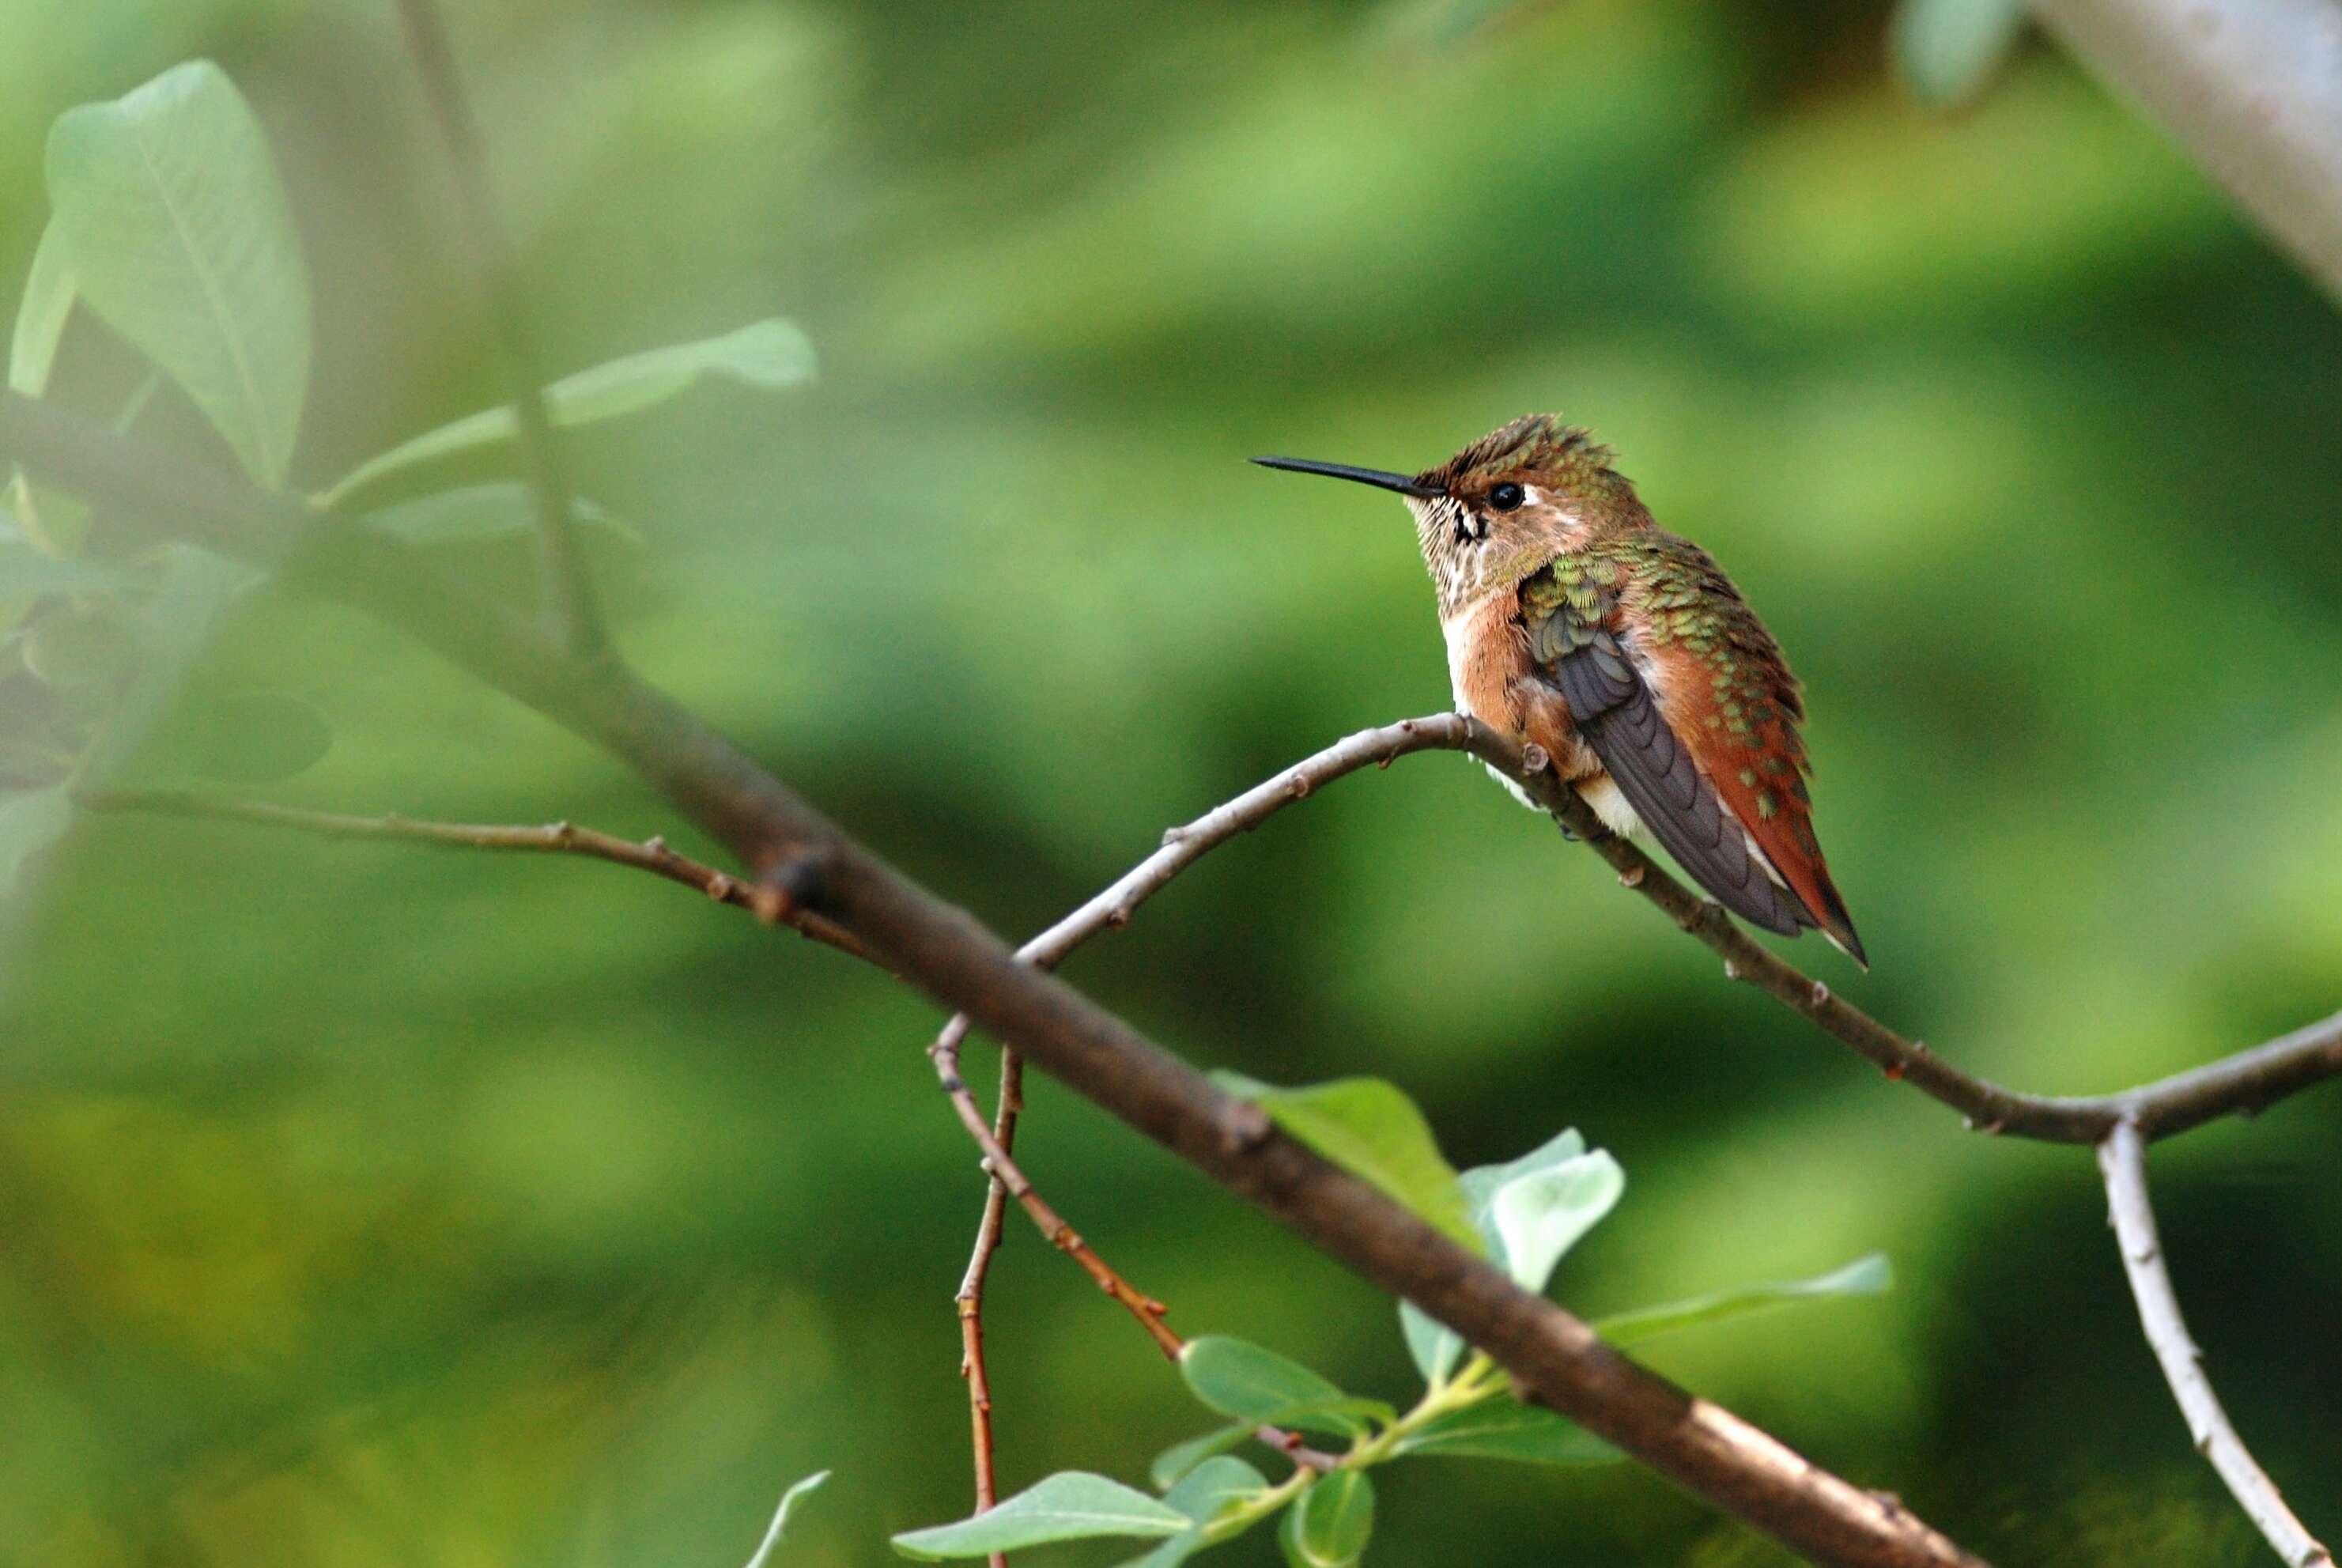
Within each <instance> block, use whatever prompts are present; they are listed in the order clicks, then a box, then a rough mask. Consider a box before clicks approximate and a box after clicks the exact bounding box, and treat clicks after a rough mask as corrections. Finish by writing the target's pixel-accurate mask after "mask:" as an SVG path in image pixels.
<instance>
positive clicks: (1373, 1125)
mask: <svg viewBox="0 0 2342 1568" xmlns="http://www.w3.org/2000/svg"><path fill="white" fill-rule="evenodd" d="M1213 1081H1214V1082H1216V1083H1217V1084H1219V1085H1220V1087H1221V1088H1223V1089H1226V1091H1227V1092H1228V1093H1230V1094H1236V1095H1240V1096H1242V1097H1243V1098H1245V1099H1247V1100H1250V1101H1252V1102H1253V1103H1254V1104H1256V1105H1258V1106H1259V1107H1260V1108H1261V1109H1262V1110H1264V1111H1266V1112H1267V1113H1268V1114H1269V1119H1270V1120H1271V1121H1273V1122H1275V1123H1276V1124H1277V1126H1278V1127H1280V1128H1281V1129H1283V1130H1284V1131H1285V1132H1286V1134H1288V1135H1290V1136H1291V1137H1292V1138H1294V1139H1295V1140H1296V1141H1297V1142H1299V1143H1302V1144H1307V1145H1308V1146H1309V1147H1310V1148H1312V1149H1314V1150H1316V1152H1317V1153H1318V1154H1323V1155H1324V1156H1325V1157H1326V1158H1327V1159H1328V1160H1331V1161H1333V1162H1334V1164H1337V1165H1339V1166H1341V1167H1342V1168H1343V1169H1344V1170H1346V1171H1347V1172H1349V1173H1350V1174H1352V1175H1354V1176H1356V1177H1358V1178H1360V1179H1361V1180H1363V1181H1365V1182H1367V1183H1371V1184H1372V1185H1374V1186H1376V1187H1377V1188H1380V1189H1381V1190H1382V1191H1383V1192H1384V1193H1387V1194H1388V1195H1389V1196H1391V1197H1392V1198H1394V1199H1396V1200H1397V1201H1398V1202H1399V1203H1403V1204H1405V1205H1406V1207H1407V1208H1409V1209H1411V1210H1413V1211H1414V1212H1415V1213H1416V1215H1417V1216H1418V1217H1420V1218H1421V1219H1423V1220H1424V1221H1425V1222H1426V1223H1428V1224H1430V1225H1431V1226H1433V1227H1434V1228H1435V1229H1436V1230H1438V1231H1440V1232H1442V1233H1445V1234H1446V1235H1447V1236H1448V1237H1450V1238H1451V1239H1453V1240H1454V1241H1456V1243H1459V1244H1460V1245H1462V1246H1465V1247H1466V1248H1469V1249H1470V1250H1471V1251H1473V1252H1475V1253H1482V1252H1486V1250H1487V1248H1486V1243H1485V1242H1484V1241H1483V1240H1482V1238H1481V1236H1480V1233H1479V1232H1477V1231H1476V1230H1475V1229H1474V1228H1473V1225H1472V1222H1471V1218H1470V1215H1469V1213H1468V1212H1467V1209H1466V1203H1465V1198H1464V1190H1463V1188H1462V1187H1461V1186H1459V1185H1458V1184H1457V1183H1456V1172H1455V1170H1454V1168H1453V1167H1451V1166H1450V1165H1449V1164H1447V1161H1446V1158H1445V1157H1444V1156H1442V1155H1441V1154H1440V1153H1439V1144H1438V1143H1437V1141H1436V1139H1434V1138H1433V1137H1432V1135H1431V1125H1430V1124H1429V1123H1427V1122H1426V1121H1425V1120H1424V1117H1423V1113H1422V1112H1421V1111H1419V1110H1417V1109H1416V1104H1415V1102H1414V1101H1412V1100H1410V1099H1408V1098H1407V1097H1406V1094H1404V1093H1402V1092H1401V1091H1400V1090H1399V1089H1398V1088H1397V1086H1396V1085H1395V1084H1387V1083H1385V1082H1384V1081H1383V1080H1382V1079H1380V1078H1338V1079H1336V1080H1335V1081H1334V1082H1332V1083H1330V1084H1308V1085H1306V1086H1304V1087H1302V1088H1298V1089H1280V1088H1276V1087H1275V1086H1273V1085H1270V1084H1262V1083H1259V1082H1257V1081H1256V1080H1254V1079H1250V1078H1246V1077H1243V1076H1241V1075H1239V1074H1232V1073H1216V1074H1213Z"/></svg>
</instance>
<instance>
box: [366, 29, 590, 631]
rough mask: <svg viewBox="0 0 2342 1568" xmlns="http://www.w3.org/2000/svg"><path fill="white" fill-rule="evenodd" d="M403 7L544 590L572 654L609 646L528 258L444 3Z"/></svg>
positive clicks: (557, 627) (556, 626)
mask: <svg viewBox="0 0 2342 1568" xmlns="http://www.w3.org/2000/svg"><path fill="white" fill-rule="evenodd" d="M398 10H399V15H401V16H402V17H403V18H404V19H405V24H406V41H407V47H408V48H409V50H410V51H411V52H412V53H413V54H414V55H415V72H416V74H417V75H420V76H421V77H422V79H423V88H424V94H425V96H426V97H428V98H429V99H430V100H431V108H432V114H433V116H434V117H435V119H436V120H437V121H438V122H439V132H440V135H441V136H442V137H443V138H444V139H445V142H446V144H447V161H448V163H449V165H451V166H452V168H453V169H454V171H455V189H456V195H457V199H458V200H460V201H461V202H462V204H463V208H464V221H463V223H462V224H461V225H458V226H459V227H460V228H461V229H462V231H463V234H464V237H465V245H467V247H468V248H469V250H470V251H471V256H472V271H473V275H474V277H475V280H476V283H477V286H478V288H479V292H480V295H481V297H482V300H483V302H484V303H485V305H486V306H487V314H488V315H489V317H490V324H491V325H492V326H493V327H494V329H495V334H496V335H497V337H498V338H500V339H501V340H502V342H503V346H504V361H505V378H506V380H507V382H508V383H509V386H510V391H509V394H508V395H509V397H510V399H511V402H512V409H513V417H514V419H515V421H516V422H517V423H518V424H519V427H520V441H519V446H520V457H521V463H522V465H523V467H524V469H525V473H526V475H527V478H528V493H529V496H530V502H531V506H532V509H533V510H534V512H535V518H536V538H537V565H538V576H539V579H540V583H539V591H540V592H541V593H542V594H543V595H544V601H545V615H546V618H547V619H548V620H549V621H550V622H551V623H552V624H553V626H554V629H555V632H556V633H557V634H558V635H559V636H560V637H561V639H562V641H563V642H564V643H565V644H567V646H568V647H569V649H570V651H571V652H572V653H575V654H581V655H586V656H592V655H596V654H601V653H602V652H603V651H604V650H605V649H606V646H607V644H608V634H607V631H606V628H605V627H604V625H603V624H602V614H601V610H600V607H599V606H598V605H597V604H596V603H595V599H594V584H593V579H592V577H591V576H590V575H589V574H587V572H586V557H585V552H584V550H583V549H582V548H581V547H580V545H579V544H578V540H577V517H576V512H575V497H574V495H573V493H572V492H571V490H570V488H569V480H568V476H567V474H565V472H564V469H563V464H562V458H561V448H560V445H559V444H558V442H557V441H556V439H555V435H554V432H553V420H552V417H551V415H550V414H547V412H546V410H545V392H544V384H543V380H542V378H541V377H540V375H539V374H538V370H537V364H536V355H535V349H534V347H533V345H531V343H530V341H529V328H528V304H527V298H526V295H525V294H524V292H523V291H522V288H521V280H520V266H519V264H518V263H517V262H516V261H515V259H514V256H513V249H512V245H511V242H510V241H509V240H508V239H507V238H506V237H505V229H504V224H503V222H502V220H500V219H499V218H498V216H497V215H496V198H495V183H494V181H493V180H492V179H491V178H490V177H489V174H488V155H487V152H486V149H485V147H484V146H483V145H482V142H481V136H480V125H479V120H478V118H477V116H475V115H474V114H473V112H472V105H471V104H470V102H469V100H467V99H466V98H465V95H464V88H463V82H462V79H461V77H460V76H458V75H457V74H456V70H455V53H454V51H453V50H451V49H450V48H449V47H448V46H447V31H446V28H445V25H442V23H441V22H440V19H439V12H438V8H437V7H436V6H435V5H433V4H432V0H398Z"/></svg>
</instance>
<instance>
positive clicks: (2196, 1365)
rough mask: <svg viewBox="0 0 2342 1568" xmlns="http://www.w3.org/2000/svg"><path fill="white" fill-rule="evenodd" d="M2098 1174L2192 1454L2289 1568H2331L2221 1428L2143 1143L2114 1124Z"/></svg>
mask: <svg viewBox="0 0 2342 1568" xmlns="http://www.w3.org/2000/svg"><path fill="white" fill-rule="evenodd" d="M2098 1169H2099V1171H2100V1172H2101V1173H2102V1174H2104V1175H2105V1177H2106V1183H2107V1223H2109V1224H2111V1225H2112V1226H2113V1227H2114V1232H2115V1242H2116V1244H2117V1247H2119V1248H2120V1250H2121V1252H2122V1262H2123V1273H2125V1274H2126V1275H2127V1276H2128V1277H2129V1280H2130V1293H2131V1295H2132V1296H2133V1297H2134V1298H2135V1299H2136V1300H2137V1303H2138V1321H2139V1326H2140V1327H2141V1328H2142V1329H2144V1330H2145V1331H2146V1333H2147V1344H2148V1346H2149V1347H2150V1348H2151V1349H2153V1350H2154V1352H2155V1359H2156V1360H2157V1362H2159V1363H2162V1365H2163V1376H2164V1380H2165V1381H2166V1382H2167V1383H2170V1384H2171V1393H2172V1397H2173V1398H2175V1399H2177V1401H2178V1402H2179V1410H2180V1413H2181V1414H2183V1415H2185V1416H2186V1417H2187V1435H2188V1436H2189V1437H2190V1438H2191V1439H2193V1440H2194V1442H2195V1444H2196V1452H2197V1453H2200V1454H2202V1455H2203V1456H2204V1457H2205V1458H2207V1459H2208V1460H2210V1461H2211V1462H2212V1468H2213V1469H2215V1470H2217V1471H2218V1472H2219V1473H2220V1479H2221V1480H2222V1481H2223V1482H2225V1483H2227V1488H2228V1491H2229V1492H2230V1493H2233V1494H2234V1495H2235V1497H2236V1499H2237V1505H2238V1506H2239V1507H2241V1508H2242V1509H2243V1510H2244V1511H2245V1515H2246V1517H2247V1518H2248V1519H2250V1520H2251V1521H2252V1522H2253V1523H2254V1525H2255V1526H2256V1527H2257V1529H2258V1530H2259V1531H2260V1533H2261V1534H2262V1535H2263V1536H2265V1537H2266V1538H2267V1541H2268V1543H2269V1544H2270V1545H2271V1546H2272V1547H2274V1548H2276V1550H2277V1555H2278V1556H2279V1557H2282V1558H2284V1559H2285V1561H2286V1563H2287V1564H2288V1565H2289V1568H2334V1557H2333V1553H2329V1552H2328V1551H2327V1549H2326V1548H2325V1547H2324V1546H2323V1545H2321V1544H2320V1543H2318V1541H2317V1538H2316V1537H2315V1536H2313V1535H2311V1534H2310V1533H2309V1532H2308V1530H2307V1529H2306V1528H2304V1527H2303V1525H2302V1523H2301V1521H2300V1520H2299V1519H2297V1518H2296V1517H2294V1513H2293V1510H2292V1509H2291V1508H2289V1507H2287V1505H2286V1501H2285V1498H2284V1497H2283V1496H2282V1495H2281V1494H2280V1493H2278V1492H2277V1485H2276V1483H2274V1482H2272V1481H2270V1480H2269V1478H2268V1475H2267V1473H2266V1472H2264V1471H2263V1470H2262V1469H2261V1467H2260V1466H2259V1465H2258V1464H2257V1463H2254V1461H2253V1456H2252V1454H2251V1453H2250V1452H2249V1451H2248V1450H2247V1448H2246V1447H2245V1443H2244V1439H2242V1438H2240V1437H2238V1436H2237V1429H2236V1428H2235V1427H2234V1426H2233V1425H2231V1424H2230V1423H2229V1421H2228V1413H2227V1411H2225V1410H2223V1409H2221V1408H2220V1396H2219V1395H2218V1394H2217V1393H2214V1392H2213V1391H2212V1383H2211V1380H2210V1379H2209V1378H2207V1377H2206V1376H2205V1375H2204V1353H2203V1352H2202V1351H2201V1350H2199V1349H2197V1345H2196V1342H2195V1341H2194V1340H2193V1339H2192V1338H2190V1337H2189V1336H2188V1333H2187V1322H2186V1320H2185V1319H2183V1318H2182V1317H2181V1316H2180V1315H2179V1298H2178V1296H2177V1295H2176V1294H2175V1293H2173V1291H2172V1288H2171V1274H2170V1273H2169V1271H2168V1270H2167V1269H2166V1268H2165V1267H2164V1263H2163V1243H2162V1241H2161V1239H2160V1238H2159V1237H2158V1236H2157V1234H2156V1227H2155V1206H2154V1204H2153V1203H2151V1202H2150V1201H2149V1199H2148V1197H2147V1143H2146V1140H2145V1139H2143V1138H2142V1137H2141V1136H2140V1135H2139V1131H2138V1128H2137V1125H2135V1124H2132V1123H2131V1122H2128V1121H2119V1122H2117V1123H2116V1124H2114V1126H2113V1127H2112V1128H2111V1129H2109V1130H2108V1132H2107V1135H2106V1137H2105V1138H2104V1139H2103V1140H2102V1141H2101V1142H2100V1143H2099V1144H2098Z"/></svg>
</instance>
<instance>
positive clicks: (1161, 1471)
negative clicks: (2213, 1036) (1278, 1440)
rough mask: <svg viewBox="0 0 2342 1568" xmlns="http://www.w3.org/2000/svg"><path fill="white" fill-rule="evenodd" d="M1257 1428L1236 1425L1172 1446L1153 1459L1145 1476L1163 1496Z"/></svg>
mask: <svg viewBox="0 0 2342 1568" xmlns="http://www.w3.org/2000/svg"><path fill="white" fill-rule="evenodd" d="M1259 1424H1260V1423H1258V1422H1256V1421H1239V1422H1237V1423H1235V1424H1234V1425H1232V1426H1223V1427H1221V1428H1220V1429H1219V1430H1217V1431H1216V1432H1207V1433H1204V1434H1203V1435H1202V1436H1201V1437H1191V1438H1189V1439H1188V1440H1187V1441H1186V1442H1185V1443H1173V1444H1172V1445H1171V1446H1170V1447H1168V1448H1166V1449H1165V1450H1164V1451H1163V1452H1162V1453H1158V1454H1156V1456H1155V1463H1153V1464H1151V1465H1149V1466H1147V1470H1146V1473H1147V1475H1148V1476H1149V1477H1150V1478H1151V1479H1152V1480H1153V1481H1154V1483H1155V1484H1156V1488H1157V1490H1160V1491H1165V1492H1167V1491H1169V1490H1170V1489H1171V1488H1172V1487H1174V1486H1176V1485H1177V1484H1178V1483H1179V1482H1180V1480H1181V1479H1182V1478H1184V1477H1185V1476H1186V1474H1187V1473H1189V1472H1190V1471H1192V1470H1194V1469H1195V1468H1196V1466H1197V1465H1199V1464H1201V1463H1204V1461H1206V1460H1207V1459H1209V1458H1211V1457H1212V1456H1213V1455H1215V1454H1220V1453H1226V1452H1227V1451H1228V1450H1229V1449H1231V1448H1234V1447H1236V1444H1238V1443H1242V1442H1243V1441H1244V1440H1245V1439H1246V1438H1247V1437H1250V1436H1251V1435H1252V1431H1253V1428H1254V1427H1256V1426H1258V1425H1259Z"/></svg>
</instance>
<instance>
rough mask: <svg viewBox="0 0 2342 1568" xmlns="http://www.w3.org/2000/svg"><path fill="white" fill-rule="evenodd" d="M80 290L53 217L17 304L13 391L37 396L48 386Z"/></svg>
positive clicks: (12, 342) (11, 353) (10, 353)
mask: <svg viewBox="0 0 2342 1568" xmlns="http://www.w3.org/2000/svg"><path fill="white" fill-rule="evenodd" d="M77 289H78V285H77V284H76V283H75V279H74V270H73V258H72V257H71V256H70V255H67V254H66V252H65V235H63V234H62V233H60V232H59V231H58V228H57V225H56V220H55V219H54V218H52V219H51V220H49V225H48V227H46V228H45V229H43V230H42V231H41V243H40V245H39V246H38V247H37V248H36V249H35V251H34V252H33V265H32V268H31V270H30V271H28V272H27V273H26V274H25V294H24V297H23V298H22V299H21V300H20V301H18V303H17V305H16V330H15V333H14V334H13V335H11V336H10V338H9V340H8V390H9V391H11V392H21V393H23V394H25V396H27V397H38V396H40V395H41V394H43V393H45V392H46V391H47V390H48V389H49V371H50V370H51V368H52V367H54V366H55V364H56V360H57V345H58V343H59V342H60V341H61V340H62V339H63V338H64V337H65V319H66V318H67V317H68V316H70V315H73V305H74V295H75V292H76V291H77Z"/></svg>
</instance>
